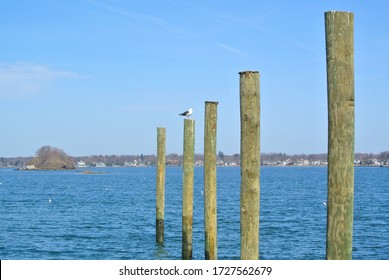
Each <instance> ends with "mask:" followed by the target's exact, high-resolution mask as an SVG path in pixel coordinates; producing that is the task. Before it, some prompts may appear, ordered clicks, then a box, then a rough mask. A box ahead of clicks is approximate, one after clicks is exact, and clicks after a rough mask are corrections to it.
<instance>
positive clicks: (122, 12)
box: [86, 0, 183, 33]
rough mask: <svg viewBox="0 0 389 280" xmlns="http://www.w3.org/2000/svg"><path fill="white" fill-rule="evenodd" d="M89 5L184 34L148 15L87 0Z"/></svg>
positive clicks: (163, 21) (164, 21)
mask: <svg viewBox="0 0 389 280" xmlns="http://www.w3.org/2000/svg"><path fill="white" fill-rule="evenodd" d="M86 1H87V2H88V3H90V4H93V5H96V6H98V7H100V8H102V9H104V10H106V11H107V12H110V13H113V14H116V15H119V16H124V17H129V18H132V19H135V20H138V21H146V22H149V23H151V24H154V25H155V26H157V27H159V28H162V29H164V30H167V31H170V32H174V33H183V32H182V31H181V30H179V29H177V28H175V27H174V26H172V25H170V24H169V23H168V22H167V21H166V20H164V19H162V18H159V17H156V16H152V15H148V14H142V13H135V12H130V11H129V10H127V9H124V8H120V7H117V6H114V5H112V4H107V3H105V2H101V1H97V0H86Z"/></svg>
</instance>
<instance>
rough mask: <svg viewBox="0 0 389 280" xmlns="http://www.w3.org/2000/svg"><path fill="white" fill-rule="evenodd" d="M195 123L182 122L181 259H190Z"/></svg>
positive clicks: (192, 121)
mask: <svg viewBox="0 0 389 280" xmlns="http://www.w3.org/2000/svg"><path fill="white" fill-rule="evenodd" d="M194 147H195V121H194V120H193V119H185V120H184V162H183V190H182V259H183V260H190V259H192V232H193V230H192V225H193V183H194Z"/></svg>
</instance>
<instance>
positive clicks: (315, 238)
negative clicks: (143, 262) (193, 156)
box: [0, 167, 389, 260]
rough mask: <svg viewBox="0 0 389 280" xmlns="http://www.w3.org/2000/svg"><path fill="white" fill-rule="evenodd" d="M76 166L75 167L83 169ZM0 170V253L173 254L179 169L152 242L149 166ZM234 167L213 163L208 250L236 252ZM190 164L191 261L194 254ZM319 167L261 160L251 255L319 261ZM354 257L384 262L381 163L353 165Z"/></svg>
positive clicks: (198, 240) (385, 174) (200, 244)
mask: <svg viewBox="0 0 389 280" xmlns="http://www.w3.org/2000/svg"><path fill="white" fill-rule="evenodd" d="M83 170H85V169H83ZM83 170H72V171H29V172H27V171H16V170H13V169H0V223H1V225H0V259H180V258H181V196H182V169H181V168H178V167H177V168H173V167H171V168H167V169H166V191H165V195H166V199H165V243H164V245H163V246H158V245H157V244H156V243H155V168H105V169H102V168H98V169H93V170H95V171H106V173H101V174H83V173H82V172H81V171H83ZM239 189H240V169H239V167H220V168H218V257H219V259H239V256H240V233H239V228H240V224H239V195H240V194H239ZM202 190H203V169H202V168H196V169H195V190H194V218H193V258H194V259H203V258H204V225H203V223H204V220H203V219H204V214H203V213H204V210H203V205H204V204H203V202H204V201H203V195H202ZM326 196H327V169H326V168H325V167H262V168H261V210H260V257H261V258H262V259H325V245H326V206H325V205H324V203H323V202H325V201H326ZM353 258H354V259H386V260H387V259H389V168H373V167H371V168H363V167H357V168H356V169H355V205H354V239H353Z"/></svg>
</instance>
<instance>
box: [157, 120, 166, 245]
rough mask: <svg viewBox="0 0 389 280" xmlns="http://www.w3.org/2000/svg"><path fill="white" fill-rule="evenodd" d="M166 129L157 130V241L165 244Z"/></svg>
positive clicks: (159, 128)
mask: <svg viewBox="0 0 389 280" xmlns="http://www.w3.org/2000/svg"><path fill="white" fill-rule="evenodd" d="M165 161H166V128H163V127H158V128H157V197H156V201H157V202H156V215H157V217H156V241H157V243H160V244H161V243H163V239H164V223H165V222H164V218H165V217H164V216H165Z"/></svg>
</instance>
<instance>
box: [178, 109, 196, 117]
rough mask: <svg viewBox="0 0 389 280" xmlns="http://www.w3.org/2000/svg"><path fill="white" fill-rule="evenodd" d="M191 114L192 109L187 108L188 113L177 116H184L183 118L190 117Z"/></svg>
mask: <svg viewBox="0 0 389 280" xmlns="http://www.w3.org/2000/svg"><path fill="white" fill-rule="evenodd" d="M192 113H193V110H192V108H189V109H188V111H185V112H183V113H181V114H178V115H180V116H184V117H189V116H190V115H192Z"/></svg>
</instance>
